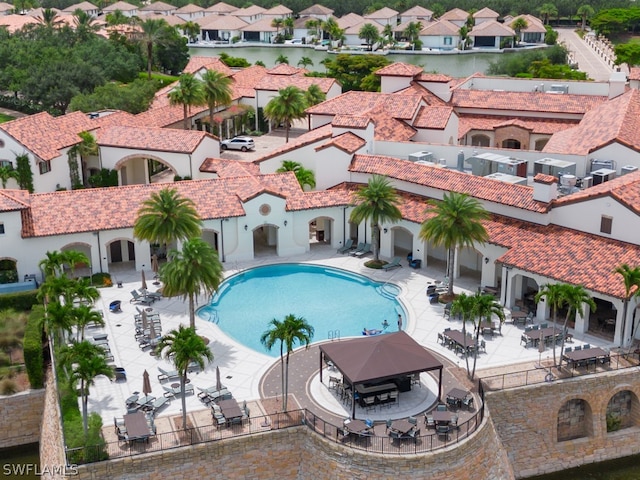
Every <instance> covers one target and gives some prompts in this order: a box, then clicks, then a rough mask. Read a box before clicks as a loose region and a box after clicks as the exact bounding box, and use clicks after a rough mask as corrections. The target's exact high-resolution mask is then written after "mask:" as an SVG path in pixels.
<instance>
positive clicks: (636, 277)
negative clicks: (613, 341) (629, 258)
mask: <svg viewBox="0 0 640 480" xmlns="http://www.w3.org/2000/svg"><path fill="white" fill-rule="evenodd" d="M614 271H615V272H616V273H619V274H620V275H622V281H623V282H624V306H623V309H622V325H621V327H622V330H621V335H620V346H621V347H623V346H624V335H625V330H626V322H627V312H628V310H629V301H630V300H631V299H632V298H633V297H638V296H640V267H634V268H631V267H630V266H629V265H628V264H626V263H623V264H622V265H620V266H619V267H617V268H616V269H615V270H614ZM634 287H635V290H633V288H634ZM637 328H638V327H637V326H636V327H635V328H634V332H633V335H632V336H631V338H634V337H635V334H636V332H635V330H637Z"/></svg>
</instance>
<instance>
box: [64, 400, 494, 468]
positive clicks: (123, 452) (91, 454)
mask: <svg viewBox="0 0 640 480" xmlns="http://www.w3.org/2000/svg"><path fill="white" fill-rule="evenodd" d="M483 418H484V405H483V403H481V405H480V407H479V408H478V410H477V411H476V412H474V413H473V415H472V416H471V417H470V418H469V419H468V420H467V421H465V422H464V423H461V424H459V425H458V427H457V428H455V429H453V430H451V431H450V432H449V433H448V434H447V435H442V434H440V435H439V434H437V433H436V432H435V431H434V430H427V429H426V425H425V422H424V416H420V417H418V427H419V428H420V432H419V434H418V435H416V436H415V438H406V439H405V438H403V439H397V438H391V437H390V436H389V435H388V432H387V430H386V423H379V424H376V425H374V428H373V430H372V432H373V433H372V434H369V435H355V434H350V435H343V429H342V426H341V425H334V424H332V423H329V422H327V421H325V420H323V419H322V418H320V417H318V416H317V415H315V414H313V413H312V412H310V411H309V410H306V409H302V410H293V411H290V412H286V413H276V414H271V415H266V416H259V417H252V418H250V419H249V420H245V421H244V422H243V423H237V424H231V425H228V426H226V427H222V428H218V427H216V426H214V425H205V426H200V427H193V428H188V429H186V430H173V431H170V432H164V433H158V434H157V435H154V436H152V437H149V439H148V440H147V441H124V440H120V441H115V442H108V443H104V444H102V445H94V446H85V447H79V448H72V449H66V455H67V461H68V462H69V464H84V463H92V462H97V461H102V460H106V459H110V458H111V459H112V458H119V457H130V456H134V455H140V454H143V453H150V452H159V451H165V450H171V449H173V448H179V447H184V446H189V445H197V444H200V443H207V442H215V441H219V440H224V439H228V438H236V437H242V436H247V435H255V434H260V433H265V432H268V431H271V430H281V429H286V428H292V427H297V426H300V425H305V426H306V427H307V428H309V429H310V430H311V431H312V432H314V433H315V434H318V435H321V436H323V437H324V438H326V439H327V440H330V441H333V442H335V443H337V444H340V445H342V446H344V447H345V448H352V449H354V450H363V451H367V452H372V453H382V454H391V455H394V454H395V455H404V454H417V453H425V452H431V451H434V450H437V449H439V448H443V447H446V446H449V445H451V444H455V443H458V442H460V441H461V440H463V439H465V438H467V437H468V436H469V435H471V434H472V433H473V432H474V431H476V430H477V429H478V427H479V425H480V424H481V423H482V419H483Z"/></svg>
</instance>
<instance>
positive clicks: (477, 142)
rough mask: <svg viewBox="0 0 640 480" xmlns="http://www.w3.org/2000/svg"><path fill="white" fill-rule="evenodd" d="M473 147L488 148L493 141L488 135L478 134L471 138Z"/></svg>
mask: <svg viewBox="0 0 640 480" xmlns="http://www.w3.org/2000/svg"><path fill="white" fill-rule="evenodd" d="M471 145H473V146H475V147H488V146H489V145H491V139H490V138H489V136H487V135H483V134H480V133H478V134H476V135H472V136H471Z"/></svg>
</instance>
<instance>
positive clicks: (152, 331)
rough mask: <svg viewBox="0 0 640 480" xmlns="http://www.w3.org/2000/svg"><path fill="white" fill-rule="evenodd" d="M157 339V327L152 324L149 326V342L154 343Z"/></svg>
mask: <svg viewBox="0 0 640 480" xmlns="http://www.w3.org/2000/svg"><path fill="white" fill-rule="evenodd" d="M156 338H158V334H157V333H156V325H155V323H154V322H151V324H150V325H149V340H151V341H152V342H153V341H154V340H155V339H156Z"/></svg>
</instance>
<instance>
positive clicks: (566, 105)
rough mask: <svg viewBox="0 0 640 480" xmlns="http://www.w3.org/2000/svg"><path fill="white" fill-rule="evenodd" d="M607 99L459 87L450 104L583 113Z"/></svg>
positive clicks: (591, 96)
mask: <svg viewBox="0 0 640 480" xmlns="http://www.w3.org/2000/svg"><path fill="white" fill-rule="evenodd" d="M606 100H607V99H606V97H601V96H595V95H570V94H566V95H554V94H551V93H544V92H496V91H491V90H465V89H461V88H457V89H454V91H453V96H452V97H451V104H452V105H453V106H454V107H456V108H482V109H489V110H519V111H521V112H544V113H565V114H584V113H586V112H588V111H589V110H591V109H592V108H594V107H596V106H598V105H600V104H602V103H604V102H605V101H606Z"/></svg>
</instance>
